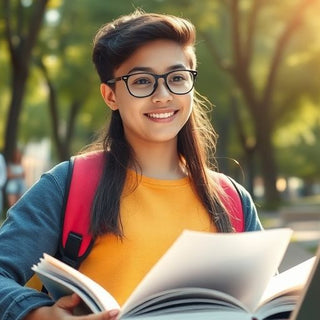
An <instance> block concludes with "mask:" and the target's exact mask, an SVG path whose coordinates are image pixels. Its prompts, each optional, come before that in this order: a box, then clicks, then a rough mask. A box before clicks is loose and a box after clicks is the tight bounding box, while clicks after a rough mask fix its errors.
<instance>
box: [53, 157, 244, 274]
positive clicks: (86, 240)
mask: <svg viewBox="0 0 320 320" xmlns="http://www.w3.org/2000/svg"><path fill="white" fill-rule="evenodd" d="M104 161H105V153H104V152H93V153H89V154H85V155H80V156H76V157H73V158H71V159H70V161H69V171H68V179H67V182H66V183H67V184H66V192H65V199H64V207H63V214H64V217H63V219H62V223H63V226H62V234H61V240H60V244H59V250H58V253H57V258H58V259H60V260H61V261H63V262H65V263H67V264H68V265H70V266H72V267H73V268H76V269H78V268H79V266H80V264H81V262H82V261H83V260H84V259H85V258H86V257H87V256H88V254H89V253H90V250H91V249H92V246H93V244H94V239H93V238H92V237H91V235H90V234H89V231H88V226H89V224H90V212H91V205H92V202H93V199H94V195H95V191H96V188H97V186H98V184H99V178H100V175H101V172H102V170H103V165H104ZM215 175H216V178H217V179H218V180H219V183H220V184H221V186H222V187H223V189H224V190H225V193H226V195H227V197H228V199H226V201H225V202H224V205H225V207H226V209H227V210H228V212H229V213H230V219H231V223H232V225H233V227H234V229H235V231H236V232H243V231H244V214H243V207H242V200H241V197H240V195H239V192H238V190H237V188H236V186H235V185H234V183H233V182H232V181H231V180H230V178H228V177H227V176H225V175H223V174H220V173H215ZM227 200H228V201H227Z"/></svg>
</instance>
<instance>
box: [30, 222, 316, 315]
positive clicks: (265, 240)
mask: <svg viewBox="0 0 320 320" xmlns="http://www.w3.org/2000/svg"><path fill="white" fill-rule="evenodd" d="M291 235H292V231H291V230H290V229H286V228H283V229H272V230H266V231H255V232H245V233H219V234H217V233H204V232H196V231H184V232H183V233H182V234H181V236H180V237H178V239H177V240H176V241H175V242H174V244H173V245H172V246H171V247H170V248H169V250H168V251H167V252H166V253H165V254H164V255H163V257H162V258H161V259H160V260H159V261H158V263H157V264H156V265H155V266H154V267H153V268H152V269H151V270H150V271H149V273H148V274H147V275H146V276H145V278H144V279H143V280H142V281H141V283H140V284H139V285H138V286H137V288H136V289H135V290H134V292H133V293H132V294H131V295H130V297H129V298H128V300H127V301H126V302H125V304H124V305H123V306H122V307H121V308H120V306H119V305H118V303H117V302H116V300H115V299H114V298H113V297H112V296H111V295H110V294H109V293H108V292H106V291H105V290H104V289H103V288H102V287H101V286H99V285H98V284H97V283H95V282H94V281H92V280H91V279H89V278H88V277H86V276H85V275H83V274H81V273H80V272H78V271H77V270H75V269H73V268H71V267H69V266H67V265H65V264H64V263H62V262H60V261H58V260H56V259H55V258H53V257H51V256H49V255H47V254H44V257H43V258H42V259H41V260H40V262H39V263H38V264H37V265H34V266H33V267H32V269H33V270H34V271H35V272H36V273H37V274H38V276H39V277H40V279H41V280H42V282H43V284H44V285H45V287H46V288H47V290H48V291H49V293H50V295H51V296H52V297H53V298H54V299H58V298H60V297H61V296H64V295H67V294H71V293H73V292H75V293H77V294H78V295H79V296H80V297H81V298H82V300H83V302H84V304H85V305H86V309H87V311H89V312H93V313H98V312H100V311H102V310H110V309H114V308H116V309H121V312H120V319H138V318H141V319H144V320H146V319H153V320H155V319H163V320H164V319H170V320H171V319H179V320H180V319H213V318H214V319H216V320H219V319H221V320H222V319H223V320H228V319H237V320H241V319H253V317H254V318H256V319H266V318H267V317H268V316H270V315H275V314H279V315H281V314H283V313H287V314H289V313H290V311H292V310H293V309H294V306H295V304H296V302H297V299H298V297H299V293H300V291H301V290H302V288H303V286H304V284H305V283H306V281H307V278H308V275H309V273H310V270H311V268H312V264H313V262H314V259H313V258H312V259H309V260H307V261H306V262H304V263H302V264H300V265H298V266H296V267H293V268H291V269H289V270H287V271H285V272H283V273H281V274H278V275H275V274H276V273H277V269H278V267H279V264H280V262H281V260H282V258H283V256H284V253H285V251H286V248H287V246H288V244H289V241H290V238H291Z"/></svg>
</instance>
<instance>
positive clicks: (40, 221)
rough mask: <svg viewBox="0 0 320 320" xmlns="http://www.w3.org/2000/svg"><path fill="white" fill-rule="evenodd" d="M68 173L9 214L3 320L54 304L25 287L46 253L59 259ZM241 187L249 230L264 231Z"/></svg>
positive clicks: (43, 182)
mask: <svg viewBox="0 0 320 320" xmlns="http://www.w3.org/2000/svg"><path fill="white" fill-rule="evenodd" d="M67 171H68V162H62V163H60V164H59V165H57V166H56V167H54V168H53V169H52V170H50V171H49V172H47V173H45V174H43V175H42V177H41V178H40V179H39V181H38V182H37V183H35V185H34V186H33V187H32V188H30V190H29V191H27V192H26V193H25V194H24V196H23V197H22V198H21V199H20V201H19V202H18V203H17V204H16V205H14V206H13V207H12V208H11V209H10V210H9V211H8V217H7V219H6V221H5V222H4V223H3V225H2V227H1V229H0V320H19V319H23V318H24V317H25V316H26V315H27V314H28V313H29V312H30V311H31V310H32V309H35V308H38V307H40V306H46V305H52V304H53V301H52V300H51V299H50V297H49V296H47V295H46V294H44V293H40V292H38V291H35V290H33V289H30V288H27V287H24V284H25V283H26V282H27V281H28V280H29V279H30V278H31V276H32V275H33V271H32V270H31V267H32V265H33V264H35V263H37V262H38V261H39V259H40V257H41V256H42V255H43V253H44V252H46V253H48V254H51V255H55V253H56V251H57V248H58V244H59V235H60V231H61V211H62V206H63V197H64V191H65V184H66V176H67ZM237 186H238V188H239V191H240V194H241V197H242V202H243V205H244V215H245V230H246V231H254V230H260V229H262V227H261V224H260V221H259V218H258V216H257V212H256V209H255V206H254V204H253V202H252V199H251V197H250V195H249V193H248V192H247V191H246V190H245V189H244V188H243V187H242V186H240V185H238V184H237Z"/></svg>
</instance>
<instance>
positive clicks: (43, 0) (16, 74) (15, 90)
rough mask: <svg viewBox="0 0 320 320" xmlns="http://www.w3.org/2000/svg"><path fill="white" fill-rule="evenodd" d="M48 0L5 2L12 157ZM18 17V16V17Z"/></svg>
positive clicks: (7, 136) (8, 144) (7, 152)
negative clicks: (35, 48)
mask: <svg viewBox="0 0 320 320" xmlns="http://www.w3.org/2000/svg"><path fill="white" fill-rule="evenodd" d="M47 3H48V0H37V1H33V2H32V3H31V5H30V6H28V7H27V6H23V2H22V1H10V0H4V1H3V14H4V24H5V38H6V42H7V44H8V49H9V54H10V62H11V66H12V69H11V83H12V84H11V89H12V91H11V100H10V104H9V110H8V117H7V122H6V130H5V146H4V155H5V157H6V158H7V159H8V158H10V157H11V155H12V153H13V151H14V149H15V147H16V144H17V135H18V124H19V116H20V114H21V110H22V103H23V98H24V95H25V89H26V83H27V79H28V75H29V70H30V64H31V59H32V51H33V49H34V47H35V45H36V42H37V38H38V35H39V32H40V29H41V23H42V20H43V17H44V13H45V9H46V6H47ZM15 14H16V15H15Z"/></svg>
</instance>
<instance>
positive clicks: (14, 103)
mask: <svg viewBox="0 0 320 320" xmlns="http://www.w3.org/2000/svg"><path fill="white" fill-rule="evenodd" d="M27 78H28V71H27V70H26V69H24V70H23V71H22V70H14V72H13V79H12V93H11V101H10V105H9V113H8V118H7V122H6V130H5V146H4V156H5V158H6V159H11V156H12V155H13V152H14V150H15V148H16V146H17V136H18V124H19V115H20V113H21V110H22V101H23V96H24V92H25V88H26V80H27Z"/></svg>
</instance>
